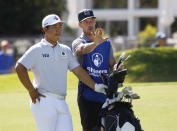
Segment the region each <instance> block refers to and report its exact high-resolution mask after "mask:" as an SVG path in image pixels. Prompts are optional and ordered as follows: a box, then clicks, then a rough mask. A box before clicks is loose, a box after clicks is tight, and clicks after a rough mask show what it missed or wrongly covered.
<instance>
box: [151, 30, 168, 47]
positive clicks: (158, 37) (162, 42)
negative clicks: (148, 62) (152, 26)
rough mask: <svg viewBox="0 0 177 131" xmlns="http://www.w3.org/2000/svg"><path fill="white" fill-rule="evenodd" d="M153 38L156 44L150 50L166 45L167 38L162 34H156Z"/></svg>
mask: <svg viewBox="0 0 177 131" xmlns="http://www.w3.org/2000/svg"><path fill="white" fill-rule="evenodd" d="M155 38H156V40H157V42H156V43H154V44H152V45H151V47H152V48H155V47H161V46H165V45H166V44H167V40H166V38H167V37H166V35H165V34H164V33H163V32H157V34H156V36H155Z"/></svg>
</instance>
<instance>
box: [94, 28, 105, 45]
mask: <svg viewBox="0 0 177 131" xmlns="http://www.w3.org/2000/svg"><path fill="white" fill-rule="evenodd" d="M92 34H93V41H94V43H95V44H96V45H99V44H101V43H102V42H104V41H105V40H107V39H108V38H103V29H101V28H97V29H96V31H95V34H94V33H92Z"/></svg>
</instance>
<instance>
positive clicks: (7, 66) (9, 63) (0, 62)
mask: <svg viewBox="0 0 177 131" xmlns="http://www.w3.org/2000/svg"><path fill="white" fill-rule="evenodd" d="M8 47H9V42H8V41H7V40H3V41H2V42H1V51H0V74H8V73H11V72H15V68H14V58H13V56H12V55H11V54H8Z"/></svg>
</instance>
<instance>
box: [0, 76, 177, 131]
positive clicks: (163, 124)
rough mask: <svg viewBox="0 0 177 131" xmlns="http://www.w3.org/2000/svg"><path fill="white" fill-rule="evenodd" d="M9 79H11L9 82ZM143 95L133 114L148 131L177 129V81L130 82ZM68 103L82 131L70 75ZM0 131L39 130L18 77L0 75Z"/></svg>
mask: <svg viewBox="0 0 177 131" xmlns="http://www.w3.org/2000/svg"><path fill="white" fill-rule="evenodd" d="M9 79H10V80H9ZM125 85H131V86H132V87H133V89H134V91H136V92H137V93H138V94H139V95H140V96H141V99H140V100H135V101H134V102H133V104H134V107H133V109H134V111H135V115H137V116H138V117H139V118H140V120H141V124H142V127H143V129H144V130H145V131H176V130H177V124H176V123H177V96H176V94H177V82H170V83H166V82H164V83H163V82H162V83H127V84H125ZM68 87H69V88H68V91H67V102H68V104H69V108H70V112H71V114H72V119H73V127H74V131H81V125H80V118H79V112H78V107H77V97H76V96H77V78H76V77H74V76H73V75H72V74H71V73H69V75H68ZM0 101H1V104H0V131H36V127H35V123H34V120H33V117H32V114H31V112H30V109H29V101H30V99H29V96H28V93H27V91H26V90H25V89H24V88H23V87H22V85H21V84H20V83H19V81H18V80H17V76H16V75H15V74H13V75H7V76H6V75H4V76H0Z"/></svg>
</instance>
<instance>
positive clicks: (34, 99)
mask: <svg viewBox="0 0 177 131" xmlns="http://www.w3.org/2000/svg"><path fill="white" fill-rule="evenodd" d="M29 95H30V97H31V100H32V102H33V103H34V104H35V103H36V102H37V100H38V101H39V102H40V96H41V97H45V96H44V95H42V94H40V93H39V92H38V91H37V89H32V90H30V91H29Z"/></svg>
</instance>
